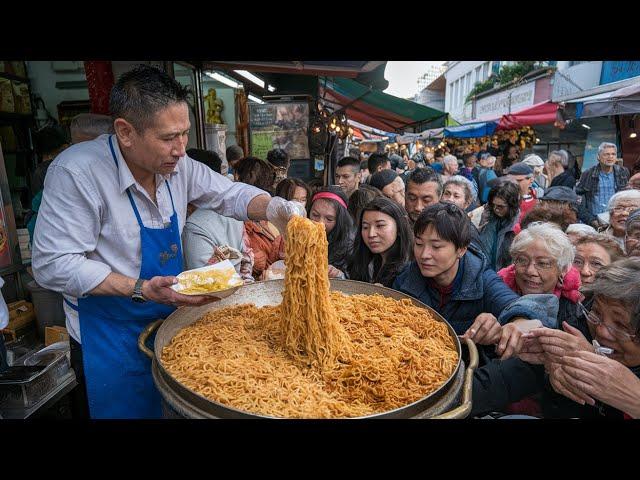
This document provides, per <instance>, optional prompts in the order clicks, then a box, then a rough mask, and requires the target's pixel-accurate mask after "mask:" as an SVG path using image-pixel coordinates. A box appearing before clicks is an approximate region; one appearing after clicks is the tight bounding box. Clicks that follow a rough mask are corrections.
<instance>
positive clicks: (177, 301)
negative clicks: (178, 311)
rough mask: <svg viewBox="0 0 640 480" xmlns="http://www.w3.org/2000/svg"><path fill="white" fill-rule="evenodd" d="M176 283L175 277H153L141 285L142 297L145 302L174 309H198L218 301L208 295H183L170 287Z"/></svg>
mask: <svg viewBox="0 0 640 480" xmlns="http://www.w3.org/2000/svg"><path fill="white" fill-rule="evenodd" d="M176 283H178V279H177V278H176V277H153V278H152V279H151V280H145V281H144V282H143V283H142V296H143V297H144V298H145V299H146V300H150V301H152V302H157V303H162V304H165V305H173V306H174V307H182V306H189V307H199V306H200V305H206V304H207V303H212V302H217V301H218V300H220V299H219V298H216V297H210V296H208V295H183V294H182V293H178V292H176V291H174V290H173V289H172V288H171V285H174V284H176Z"/></svg>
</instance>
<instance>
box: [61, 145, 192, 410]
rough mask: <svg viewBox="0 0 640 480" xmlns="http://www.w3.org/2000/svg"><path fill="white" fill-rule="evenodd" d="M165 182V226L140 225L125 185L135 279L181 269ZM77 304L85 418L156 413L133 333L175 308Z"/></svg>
mask: <svg viewBox="0 0 640 480" xmlns="http://www.w3.org/2000/svg"><path fill="white" fill-rule="evenodd" d="M112 139H113V136H111V137H109V147H110V148H111V155H112V156H113V160H114V162H115V163H116V167H118V160H117V158H116V154H115V151H114V149H113V143H112ZM165 183H166V185H167V189H168V190H169V196H170V198H171V206H172V208H173V215H171V225H170V226H168V227H166V228H147V227H145V226H144V225H143V224H142V219H141V218H140V213H139V212H138V208H137V207H136V203H135V202H134V200H133V196H132V195H131V192H130V191H129V190H128V189H127V195H128V196H129V201H130V202H131V207H132V208H133V213H135V215H136V219H137V220H138V225H139V226H140V242H141V247H142V248H141V252H142V261H141V265H140V276H139V278H143V279H147V280H148V279H151V278H152V277H155V276H167V275H178V274H179V273H180V272H181V271H182V249H181V246H180V231H179V227H178V215H177V214H176V209H175V205H174V203H173V196H172V195H171V188H170V187H169V183H168V182H167V181H166V180H165ZM123 248H127V247H126V246H125V245H123ZM72 307H73V305H72ZM77 309H78V316H79V318H80V336H81V338H82V358H83V364H84V373H85V379H86V386H87V396H88V399H89V412H90V414H91V418H160V417H161V416H162V415H161V407H160V394H159V393H158V390H157V389H156V387H155V385H154V383H153V378H152V376H151V361H150V360H149V358H148V357H146V356H145V355H144V354H142V352H140V351H139V350H138V336H139V335H140V333H141V332H142V330H143V329H144V327H145V326H147V325H148V324H149V323H150V322H152V321H154V320H157V319H159V318H166V317H167V316H168V315H169V314H170V313H171V312H173V311H174V310H175V307H172V306H168V305H161V304H159V303H155V302H150V301H147V302H145V303H136V302H134V301H132V300H131V299H130V298H126V297H116V296H97V295H96V296H94V295H90V296H88V297H86V298H80V299H79V301H78V307H77Z"/></svg>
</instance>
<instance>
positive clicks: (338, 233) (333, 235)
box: [309, 186, 355, 278]
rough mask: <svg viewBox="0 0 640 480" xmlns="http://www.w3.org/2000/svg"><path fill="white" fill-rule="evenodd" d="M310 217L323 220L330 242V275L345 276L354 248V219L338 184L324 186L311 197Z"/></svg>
mask: <svg viewBox="0 0 640 480" xmlns="http://www.w3.org/2000/svg"><path fill="white" fill-rule="evenodd" d="M309 218H310V219H311V220H313V221H314V222H321V223H323V224H324V228H325V230H326V232H327V240H328V242H329V259H328V260H329V277H331V278H337V277H344V276H345V275H344V272H345V271H346V267H347V263H348V262H349V258H350V256H351V253H352V252H351V250H352V248H353V240H354V233H355V232H354V229H353V220H352V219H351V215H349V212H348V210H347V197H346V196H345V195H344V193H343V192H342V189H341V188H340V187H337V186H331V187H324V188H321V189H320V190H318V192H316V193H315V194H314V195H313V197H312V198H311V208H310V210H309Z"/></svg>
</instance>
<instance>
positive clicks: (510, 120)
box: [496, 102, 558, 130]
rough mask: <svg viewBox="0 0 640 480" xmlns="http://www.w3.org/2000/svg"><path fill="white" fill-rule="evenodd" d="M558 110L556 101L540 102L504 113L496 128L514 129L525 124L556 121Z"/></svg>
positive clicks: (542, 123)
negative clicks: (517, 110)
mask: <svg viewBox="0 0 640 480" xmlns="http://www.w3.org/2000/svg"><path fill="white" fill-rule="evenodd" d="M557 111H558V104H556V103H552V102H544V103H538V104H537V105H533V106H532V107H527V108H525V109H524V110H520V111H519V112H516V113H511V114H509V115H503V116H502V118H500V122H499V123H498V127H497V128H496V130H512V129H516V128H522V127H525V126H531V125H544V124H549V123H554V122H555V121H556V112H557Z"/></svg>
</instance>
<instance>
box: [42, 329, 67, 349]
mask: <svg viewBox="0 0 640 480" xmlns="http://www.w3.org/2000/svg"><path fill="white" fill-rule="evenodd" d="M65 340H66V341H69V333H68V332H67V329H66V328H64V327H57V326H56V327H46V328H45V329H44V345H45V347H48V346H49V345H51V344H53V343H56V342H64V341H65Z"/></svg>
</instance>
